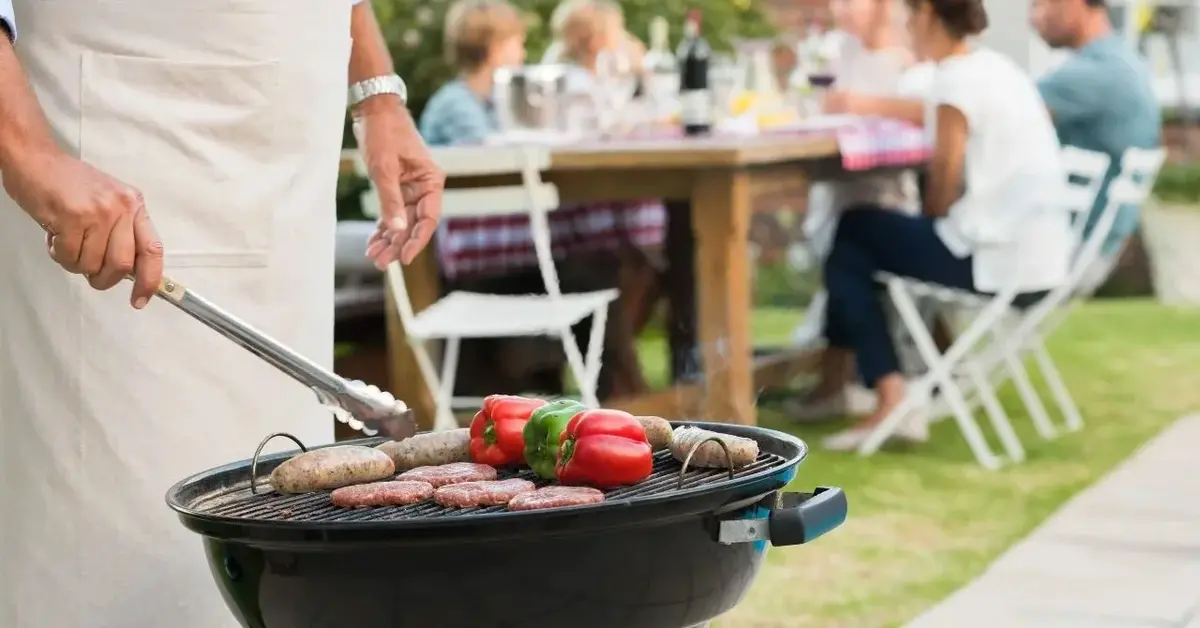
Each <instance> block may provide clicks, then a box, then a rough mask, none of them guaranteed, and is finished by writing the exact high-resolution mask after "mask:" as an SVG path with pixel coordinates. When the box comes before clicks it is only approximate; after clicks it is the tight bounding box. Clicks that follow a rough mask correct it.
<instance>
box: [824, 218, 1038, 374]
mask: <svg viewBox="0 0 1200 628" xmlns="http://www.w3.org/2000/svg"><path fill="white" fill-rule="evenodd" d="M933 225H934V220H933V219H931V218H927V217H924V216H911V215H907V214H903V213H901V212H899V211H897V210H892V209H885V208H882V207H878V206H871V205H860V206H857V207H854V208H852V209H849V210H847V211H844V212H842V215H841V217H840V220H839V222H838V227H837V234H836V235H835V236H834V241H833V250H832V251H831V252H830V254H829V257H828V258H827V259H826V260H825V289H826V291H827V292H828V293H829V303H828V305H827V307H826V315H825V339H826V340H827V341H828V344H829V346H831V347H839V348H843V349H850V350H853V351H854V354H855V357H856V358H857V361H858V370H859V374H860V375H861V376H862V381H863V383H864V384H866V385H868V386H870V387H872V388H874V387H875V384H876V383H877V382H878V381H879V380H880V378H882V377H884V376H885V375H890V374H892V373H898V372H900V361H899V359H898V358H897V357H896V350H895V347H893V345H892V338H891V335H890V334H889V333H888V325H887V318H886V316H885V314H884V310H883V303H882V302H881V301H880V298H879V294H878V288H879V285H878V283H877V282H876V281H875V273H877V272H888V273H892V274H894V275H900V276H903V277H909V278H911V279H916V280H918V281H925V282H929V283H936V284H940V285H943V286H946V287H949V288H957V289H960V290H970V291H975V282H974V280H973V279H972V260H971V258H970V257H966V258H959V257H955V256H954V254H953V253H951V252H950V250H949V249H947V248H946V245H945V244H943V243H942V239H941V238H940V237H938V235H937V233H936V232H935V231H934V228H933ZM1043 294H1044V293H1038V294H1026V295H1021V298H1020V299H1019V302H1020V303H1021V304H1023V305H1024V304H1028V303H1031V302H1033V301H1035V300H1036V299H1037V298H1040V296H1042V295H1043Z"/></svg>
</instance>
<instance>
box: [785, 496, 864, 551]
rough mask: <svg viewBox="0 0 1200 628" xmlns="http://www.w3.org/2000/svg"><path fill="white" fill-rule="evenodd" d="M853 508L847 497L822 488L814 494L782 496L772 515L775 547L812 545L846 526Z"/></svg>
mask: <svg viewBox="0 0 1200 628" xmlns="http://www.w3.org/2000/svg"><path fill="white" fill-rule="evenodd" d="M848 509H849V504H847V503H846V493H844V492H843V491H842V489H840V488H837V487H832V486H822V487H818V488H817V489H815V490H813V492H811V493H781V494H780V495H779V505H778V507H777V508H776V509H775V510H773V511H771V518H770V519H769V522H770V526H769V528H770V532H769V533H770V536H771V545H775V546H777V547H782V546H786V545H803V544H805V543H811V542H813V541H814V540H816V539H817V537H820V536H822V535H824V534H825V533H827V532H829V531H830V530H833V529H834V528H836V527H838V526H840V525H842V524H843V523H845V522H846V514H847V512H848Z"/></svg>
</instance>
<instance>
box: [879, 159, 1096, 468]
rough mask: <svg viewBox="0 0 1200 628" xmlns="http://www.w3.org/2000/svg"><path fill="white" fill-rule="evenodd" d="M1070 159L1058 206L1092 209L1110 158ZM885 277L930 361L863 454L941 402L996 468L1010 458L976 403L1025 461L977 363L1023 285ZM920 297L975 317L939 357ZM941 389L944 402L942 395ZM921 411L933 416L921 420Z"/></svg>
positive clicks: (1015, 457) (919, 350) (905, 324)
mask: <svg viewBox="0 0 1200 628" xmlns="http://www.w3.org/2000/svg"><path fill="white" fill-rule="evenodd" d="M1077 157H1078V158H1077ZM1064 159H1065V161H1066V164H1067V167H1068V168H1069V169H1070V170H1071V171H1072V172H1071V173H1070V174H1072V175H1075V176H1073V177H1069V178H1068V179H1067V180H1066V181H1065V182H1064V186H1063V188H1062V190H1063V192H1062V198H1059V199H1053V200H1051V201H1050V202H1051V203H1054V204H1055V205H1058V204H1064V205H1071V206H1075V205H1078V206H1079V207H1085V206H1086V207H1087V208H1089V209H1090V207H1091V205H1092V202H1093V201H1094V199H1095V194H1096V191H1097V190H1098V189H1099V184H1100V182H1101V181H1102V179H1103V175H1104V172H1105V169H1106V168H1107V165H1108V164H1107V158H1105V157H1104V156H1102V155H1094V156H1090V157H1088V158H1084V157H1083V156H1082V155H1078V156H1077V155H1076V153H1075V150H1074V149H1070V150H1068V151H1066V152H1065V157H1064ZM1084 199H1087V200H1084ZM879 279H880V281H881V282H883V283H884V284H885V285H886V287H887V290H888V294H889V296H890V297H891V299H892V303H893V305H895V308H896V311H897V314H898V315H899V319H900V322H901V325H902V328H903V330H904V333H905V334H906V335H907V336H908V338H910V339H911V341H912V344H913V345H914V348H915V353H916V354H917V356H918V357H919V358H920V360H921V361H923V362H924V363H925V366H926V368H927V371H926V372H925V374H924V375H922V376H921V377H918V378H916V379H915V380H914V381H913V382H911V383H910V385H909V391H908V394H907V396H906V398H905V399H904V401H903V402H902V403H901V404H900V406H899V407H898V408H896V410H894V411H893V412H892V413H891V415H889V416H888V417H886V418H885V419H884V421H883V422H881V423H880V424H879V426H878V427H877V428H876V429H875V431H874V432H873V433H872V434H871V435H870V436H869V437H868V438H867V439H865V440H864V442H863V443H862V445H861V446H860V447H859V453H860V454H862V455H870V454H872V453H874V452H875V451H878V449H879V448H880V447H881V446H882V445H883V443H884V442H886V440H887V439H888V437H889V436H891V434H892V433H893V432H894V431H895V430H896V429H897V428H898V427H899V426H900V425H902V424H903V422H904V421H909V420H914V419H917V420H924V419H926V418H927V417H928V415H929V414H930V408H932V407H934V401H935V399H937V400H938V401H939V402H941V403H944V404H945V405H946V406H947V409H948V411H949V414H950V416H952V417H953V418H954V419H955V421H956V422H957V423H958V427H959V430H960V431H961V432H962V433H963V437H964V438H965V439H966V441H967V445H968V447H970V449H971V452H972V454H973V455H974V457H975V459H976V460H977V461H978V462H979V464H980V465H982V466H984V467H985V468H988V469H996V468H999V467H1000V466H1001V465H1002V464H1003V462H1004V461H1003V459H1002V458H1000V457H999V456H998V455H996V453H995V452H994V451H993V450H992V448H991V446H990V445H989V444H988V441H987V438H986V437H985V436H984V433H983V430H982V429H981V428H980V426H979V424H978V423H977V422H976V421H975V416H974V412H973V410H974V407H975V402H978V403H979V404H980V405H982V406H983V409H984V412H985V414H986V416H987V419H988V422H989V424H990V425H991V427H992V430H993V431H994V432H995V433H996V435H997V437H998V438H999V440H1000V444H1001V446H1002V447H1003V449H1004V452H1005V454H1006V456H1007V458H1008V460H1009V461H1011V462H1019V461H1021V460H1024V458H1025V449H1024V447H1023V446H1022V445H1021V442H1020V439H1019V438H1018V437H1017V434H1016V431H1015V430H1014V429H1013V426H1012V422H1011V421H1010V420H1009V418H1008V415H1007V414H1006V413H1005V411H1004V408H1003V406H1002V405H1001V404H1000V401H999V399H998V398H997V397H996V390H995V383H994V382H993V381H992V380H991V379H990V378H989V372H988V371H987V370H986V369H985V368H983V365H982V364H981V363H980V362H979V361H978V360H975V359H972V358H973V353H974V352H978V351H979V350H981V349H984V348H986V347H988V346H989V343H988V340H989V337H990V339H998V338H1000V337H1002V336H1003V335H1004V334H1003V332H1002V331H1001V330H1002V329H1004V327H1005V322H1006V319H1009V318H1011V317H1012V316H1013V312H1014V306H1013V301H1014V299H1015V298H1016V296H1017V291H1016V287H1015V286H1009V287H1006V288H1005V289H1004V290H1001V291H1000V293H998V294H996V295H993V296H987V295H979V294H975V293H973V292H969V291H964V290H956V289H951V288H947V287H945V286H940V285H936V284H930V283H925V282H919V281H914V280H911V279H908V278H904V277H898V276H895V275H891V274H889V273H881V274H880V276H879ZM918 299H923V300H926V301H927V302H928V301H932V302H934V303H936V304H937V305H939V306H941V307H942V308H943V309H951V310H954V311H955V313H956V314H958V315H959V318H967V319H968V320H969V323H968V324H967V325H965V328H964V329H963V331H962V332H961V333H959V334H958V336H957V338H956V339H955V342H954V343H953V344H952V345H951V347H950V348H949V349H948V350H947V351H946V353H945V354H944V355H943V354H940V353H939V352H938V349H937V345H936V343H934V341H933V338H932V336H931V335H930V330H929V321H928V319H927V317H925V316H922V313H921V311H920V309H919V308H918V305H917V302H918ZM1021 375H1023V371H1021V374H1020V375H1016V377H1018V378H1021ZM1022 379H1023V380H1024V382H1025V383H1027V382H1028V378H1027V377H1025V378H1022ZM1018 388H1020V389H1021V391H1022V396H1023V397H1025V396H1026V393H1032V390H1033V389H1032V386H1029V387H1028V389H1026V387H1025V386H1023V385H1021V384H1018ZM935 391H936V392H937V397H935V396H934V392H935ZM968 392H973V393H974V397H972V398H968ZM1029 400H1032V402H1034V403H1038V400H1037V396H1036V394H1032V396H1031V397H1030V399H1029ZM1029 400H1027V401H1029ZM918 414H924V415H926V416H920V417H918V416H917V415H918ZM1043 415H1044V413H1043Z"/></svg>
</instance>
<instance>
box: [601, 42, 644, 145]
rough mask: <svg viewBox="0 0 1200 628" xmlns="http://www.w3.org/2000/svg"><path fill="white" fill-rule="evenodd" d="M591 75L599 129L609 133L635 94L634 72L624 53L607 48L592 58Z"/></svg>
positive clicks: (628, 58) (627, 55) (635, 81)
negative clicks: (594, 76)
mask: <svg viewBox="0 0 1200 628" xmlns="http://www.w3.org/2000/svg"><path fill="white" fill-rule="evenodd" d="M595 73H596V81H595V88H596V100H597V101H598V102H600V103H602V105H601V107H600V109H601V112H602V115H601V126H602V127H603V129H602V130H604V131H610V130H611V129H612V128H613V127H614V126H615V125H616V124H618V123H619V122H620V121H621V117H622V114H623V113H624V112H625V111H626V109H627V108H628V107H629V105H630V103H632V102H633V97H634V95H635V94H636V93H637V88H638V74H637V70H636V69H635V68H634V65H633V58H632V56H631V55H630V54H629V52H628V51H626V50H623V49H621V48H608V49H605V50H601V51H600V53H599V54H597V55H596V71H595Z"/></svg>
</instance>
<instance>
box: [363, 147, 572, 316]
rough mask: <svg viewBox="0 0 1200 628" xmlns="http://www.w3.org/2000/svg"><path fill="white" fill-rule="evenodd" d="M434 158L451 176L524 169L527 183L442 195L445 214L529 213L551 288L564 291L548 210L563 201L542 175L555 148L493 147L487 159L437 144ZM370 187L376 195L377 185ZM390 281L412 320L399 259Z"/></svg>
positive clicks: (556, 293) (537, 251)
mask: <svg viewBox="0 0 1200 628" xmlns="http://www.w3.org/2000/svg"><path fill="white" fill-rule="evenodd" d="M433 157H434V161H436V162H437V164H438V166H440V167H441V168H442V171H443V172H445V173H446V175H447V176H457V177H485V176H492V175H504V174H513V173H520V174H521V180H522V183H521V185H506V186H497V187H483V188H459V189H449V190H446V191H445V193H444V194H443V196H442V218H443V219H446V218H479V217H484V216H503V215H506V214H528V215H529V221H530V229H531V230H532V232H533V247H534V253H535V255H536V256H537V262H538V267H539V270H540V271H541V274H542V282H543V283H544V284H545V287H546V294H548V295H550V296H551V297H560V296H562V289H561V286H560V284H559V280H558V270H557V269H556V268H555V266H554V257H553V252H552V250H551V243H550V227H549V221H548V220H547V214H548V213H549V212H550V211H553V210H554V209H556V208H557V207H558V188H556V187H555V186H554V185H553V184H551V183H545V182H543V181H542V177H541V172H542V171H543V170H545V169H546V168H547V167H549V165H550V153H549V152H548V151H546V150H545V149H540V148H533V147H521V148H504V147H497V148H495V149H488V155H487V158H486V159H480V158H479V150H478V149H475V148H458V147H446V148H435V149H433ZM370 193H371V194H372V195H373V196H375V197H376V201H375V202H376V204H377V203H378V194H376V193H375V191H374V189H372V190H371V191H370ZM388 281H389V283H390V284H391V286H392V292H393V296H394V298H395V299H396V305H397V309H398V310H399V313H400V320H401V321H403V323H404V325H405V329H409V328H410V327H409V326H410V325H411V324H412V320H413V318H414V315H415V312H414V311H413V306H412V301H411V300H410V299H409V295H408V287H407V285H406V284H405V282H404V273H403V271H402V269H401V268H400V266H399V264H392V265H391V267H389V268H388Z"/></svg>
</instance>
